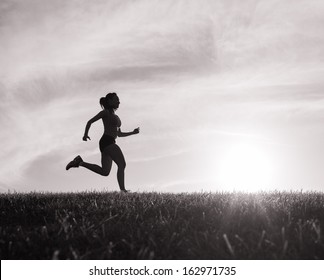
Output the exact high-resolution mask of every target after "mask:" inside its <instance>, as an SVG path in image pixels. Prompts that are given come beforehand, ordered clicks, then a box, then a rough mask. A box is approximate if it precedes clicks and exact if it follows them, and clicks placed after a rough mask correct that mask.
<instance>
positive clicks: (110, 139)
mask: <svg viewBox="0 0 324 280" xmlns="http://www.w3.org/2000/svg"><path fill="white" fill-rule="evenodd" d="M119 104H120V102H119V98H118V96H117V94H116V93H115V92H111V93H108V94H107V95H106V97H102V98H100V105H101V107H102V108H103V110H102V111H101V112H99V113H98V114H97V115H96V116H94V117H93V118H92V119H90V120H89V121H88V123H87V125H86V128H85V132H84V136H83V141H87V140H88V139H89V140H91V139H90V137H89V136H88V132H89V129H90V126H91V124H92V123H94V122H96V121H97V120H99V119H102V122H103V125H104V134H103V135H102V137H101V139H100V141H99V148H100V152H101V166H99V165H96V164H92V163H88V162H85V161H83V160H82V158H81V157H80V156H77V157H76V158H75V159H74V160H72V161H71V162H70V163H69V164H68V165H67V166H66V170H69V169H70V168H71V167H79V166H82V167H85V168H87V169H89V170H91V171H93V172H95V173H98V174H100V175H102V176H108V175H109V173H110V170H111V165H112V161H114V162H115V163H116V164H117V166H118V170H117V180H118V184H119V188H120V190H121V191H122V192H127V190H126V189H125V167H126V162H125V158H124V155H123V153H122V151H121V149H120V148H119V146H118V145H117V144H116V141H115V139H116V138H117V136H118V137H125V136H129V135H133V134H138V133H139V127H138V128H136V129H134V130H133V131H132V132H121V130H120V126H121V121H120V119H119V117H118V116H117V115H116V114H115V111H116V110H117V109H118V107H119Z"/></svg>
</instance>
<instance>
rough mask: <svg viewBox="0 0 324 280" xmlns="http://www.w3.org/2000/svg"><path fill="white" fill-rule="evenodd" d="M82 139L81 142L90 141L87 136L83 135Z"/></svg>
mask: <svg viewBox="0 0 324 280" xmlns="http://www.w3.org/2000/svg"><path fill="white" fill-rule="evenodd" d="M82 139H83V141H87V140H88V139H89V140H91V139H90V137H89V136H88V135H84V136H83V138H82Z"/></svg>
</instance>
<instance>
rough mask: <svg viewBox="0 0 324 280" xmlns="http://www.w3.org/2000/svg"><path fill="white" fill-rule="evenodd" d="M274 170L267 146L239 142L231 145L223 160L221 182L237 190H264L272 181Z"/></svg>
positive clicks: (224, 185)
mask: <svg viewBox="0 0 324 280" xmlns="http://www.w3.org/2000/svg"><path fill="white" fill-rule="evenodd" d="M274 171H275V162H274V160H273V156H272V155H271V154H270V152H269V151H267V150H266V148H264V147H260V146H259V145H255V144H252V143H237V144H234V145H231V146H229V148H228V149H227V151H226V152H225V154H224V156H223V158H222V160H221V164H220V170H219V175H218V176H219V183H220V185H221V186H223V187H227V188H234V189H237V188H239V189H237V190H244V191H258V190H261V189H263V190H264V189H265V188H267V186H269V184H270V182H271V181H272V177H273V176H274Z"/></svg>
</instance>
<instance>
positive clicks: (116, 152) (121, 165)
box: [103, 144, 126, 190]
mask: <svg viewBox="0 0 324 280" xmlns="http://www.w3.org/2000/svg"><path fill="white" fill-rule="evenodd" d="M103 153H104V154H107V155H108V156H109V157H110V158H111V159H112V160H113V161H114V162H115V163H116V164H117V167H118V169H117V180H118V184H119V188H120V189H121V190H125V167H126V161H125V158H124V155H123V152H122V151H121V149H120V148H119V146H118V145H116V144H112V145H109V146H108V147H106V148H105V150H104V152H103Z"/></svg>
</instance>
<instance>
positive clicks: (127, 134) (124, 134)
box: [117, 127, 140, 137]
mask: <svg viewBox="0 0 324 280" xmlns="http://www.w3.org/2000/svg"><path fill="white" fill-rule="evenodd" d="M139 131H140V128H139V127H138V128H135V129H134V130H133V131H131V132H122V131H121V130H120V128H118V132H117V136H118V137H126V136H130V135H134V134H138V133H139Z"/></svg>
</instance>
